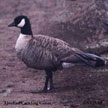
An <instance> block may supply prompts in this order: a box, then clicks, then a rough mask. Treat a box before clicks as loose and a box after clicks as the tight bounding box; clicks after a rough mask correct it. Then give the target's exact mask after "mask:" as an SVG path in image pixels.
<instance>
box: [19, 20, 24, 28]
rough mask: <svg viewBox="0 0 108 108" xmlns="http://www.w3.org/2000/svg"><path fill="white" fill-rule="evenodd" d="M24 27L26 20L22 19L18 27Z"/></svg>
mask: <svg viewBox="0 0 108 108" xmlns="http://www.w3.org/2000/svg"><path fill="white" fill-rule="evenodd" d="M24 25H25V19H22V20H21V21H20V23H19V24H18V27H24Z"/></svg>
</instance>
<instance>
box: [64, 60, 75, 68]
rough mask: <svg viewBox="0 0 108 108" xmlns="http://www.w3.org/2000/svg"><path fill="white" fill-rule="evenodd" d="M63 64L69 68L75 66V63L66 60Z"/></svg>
mask: <svg viewBox="0 0 108 108" xmlns="http://www.w3.org/2000/svg"><path fill="white" fill-rule="evenodd" d="M62 66H63V68H64V69H67V68H71V67H73V66H75V65H74V64H72V63H66V62H64V63H63V64H62Z"/></svg>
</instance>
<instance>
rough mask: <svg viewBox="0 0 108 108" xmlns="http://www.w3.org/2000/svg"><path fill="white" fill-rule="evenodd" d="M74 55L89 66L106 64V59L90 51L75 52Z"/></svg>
mask: <svg viewBox="0 0 108 108" xmlns="http://www.w3.org/2000/svg"><path fill="white" fill-rule="evenodd" d="M76 56H77V57H78V58H79V59H80V60H81V61H82V62H84V63H85V64H87V65H89V66H91V67H101V66H105V65H106V62H107V61H106V60H104V59H103V58H102V57H100V56H97V55H95V54H91V53H84V52H80V53H79V52H76Z"/></svg>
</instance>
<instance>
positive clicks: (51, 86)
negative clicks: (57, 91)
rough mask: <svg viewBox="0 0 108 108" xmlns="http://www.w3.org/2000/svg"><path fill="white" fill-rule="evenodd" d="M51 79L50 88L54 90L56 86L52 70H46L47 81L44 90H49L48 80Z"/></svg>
mask: <svg viewBox="0 0 108 108" xmlns="http://www.w3.org/2000/svg"><path fill="white" fill-rule="evenodd" d="M49 81H50V89H49V90H52V89H53V88H54V85H53V74H52V71H46V81H45V86H44V89H43V92H47V91H48V82H49Z"/></svg>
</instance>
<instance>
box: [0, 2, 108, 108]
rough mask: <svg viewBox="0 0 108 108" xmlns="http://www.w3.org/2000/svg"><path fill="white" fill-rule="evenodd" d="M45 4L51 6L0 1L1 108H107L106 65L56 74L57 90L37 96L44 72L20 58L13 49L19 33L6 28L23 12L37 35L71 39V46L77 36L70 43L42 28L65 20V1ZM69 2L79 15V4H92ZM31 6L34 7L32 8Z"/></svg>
mask: <svg viewBox="0 0 108 108" xmlns="http://www.w3.org/2000/svg"><path fill="white" fill-rule="evenodd" d="M46 1H47V2H49V3H48V4H47V3H46V4H45V2H43V4H44V5H42V0H36V1H35V0H30V1H27V0H24V1H22V0H19V1H18V0H16V1H14V0H9V1H7V0H3V1H0V14H1V16H0V108H108V82H107V81H108V67H107V66H106V67H102V68H96V69H93V68H91V67H88V66H74V67H73V68H72V69H66V70H62V71H56V72H54V84H55V91H53V92H51V93H38V91H39V90H42V88H43V86H44V81H45V73H44V71H40V70H35V69H29V68H28V67H26V65H25V64H24V63H22V62H21V61H20V60H19V59H18V58H17V56H16V53H15V49H14V46H15V42H16V40H17V38H18V34H19V30H18V29H16V28H8V26H7V25H8V24H9V23H10V22H11V21H12V20H13V18H14V17H15V16H17V15H19V14H23V13H24V14H25V15H28V16H29V17H30V19H31V23H32V28H33V32H34V34H36V33H41V34H47V35H50V34H51V36H54V37H58V38H63V39H64V40H65V39H66V40H69V42H70V41H71V42H70V43H72V42H74V41H72V39H73V38H74V37H72V39H71V40H70V38H71V37H70V38H68V37H60V35H61V33H60V32H55V31H53V32H52V31H48V30H49V28H47V31H45V30H46V29H45V30H44V29H43V28H42V29H40V27H45V25H46V24H48V22H47V23H45V21H47V19H48V21H49V25H50V24H52V23H51V22H52V21H53V20H54V21H53V23H55V22H58V20H59V21H64V19H65V16H64V18H63V16H60V17H59V18H58V16H59V15H60V14H62V12H61V10H62V11H63V12H64V10H63V9H62V8H63V7H62V1H63V0H60V2H58V4H56V2H54V1H52V2H50V1H49V0H46ZM55 1H57V0H55ZM93 1H94V0H92V2H93ZM68 2H69V3H70V2H72V3H73V6H74V7H73V10H74V11H75V12H76V13H77V9H76V8H75V6H78V5H79V6H80V7H81V8H82V7H83V6H85V7H86V6H87V5H89V4H90V3H92V2H90V1H89V0H85V1H84V0H82V2H80V1H79V0H68ZM60 3H61V4H60ZM69 3H68V4H69ZM28 4H29V5H28ZM29 6H32V7H31V8H29ZM63 6H65V5H63ZM48 8H49V9H50V10H49V11H48ZM68 8H69V7H68ZM83 8H84V7H83ZM27 9H28V10H27ZM57 9H58V11H57ZM69 9H70V8H69ZM35 10H36V11H35ZM70 10H71V9H70ZM56 11H57V13H56ZM53 14H55V16H54V17H52V15H53ZM63 15H64V14H63ZM42 18H43V19H42ZM50 18H51V19H50ZM53 18H54V19H53ZM65 20H66V19H65ZM43 22H44V24H43ZM48 27H52V26H48ZM54 28H55V26H54ZM76 39H78V37H77V38H76ZM80 39H81V37H79V40H80ZM83 39H84V38H83ZM81 42H82V41H81ZM77 47H78V46H77Z"/></svg>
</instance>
